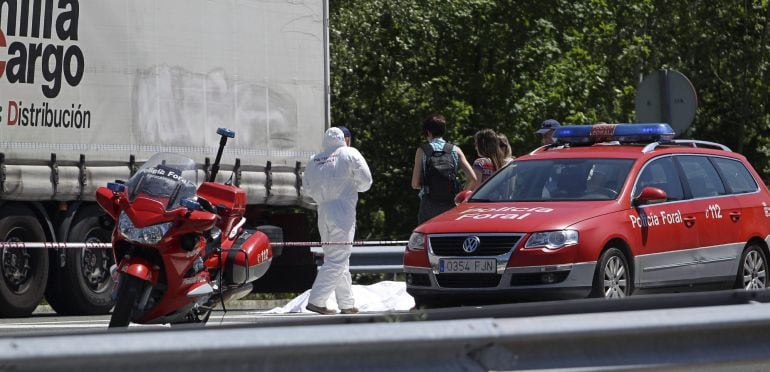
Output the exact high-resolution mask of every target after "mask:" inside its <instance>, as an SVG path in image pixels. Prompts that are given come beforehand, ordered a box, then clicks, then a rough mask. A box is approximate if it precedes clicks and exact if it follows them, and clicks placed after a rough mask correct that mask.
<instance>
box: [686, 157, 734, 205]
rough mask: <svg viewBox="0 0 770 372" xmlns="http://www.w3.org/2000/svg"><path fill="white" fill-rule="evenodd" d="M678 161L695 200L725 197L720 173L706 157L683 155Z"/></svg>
mask: <svg viewBox="0 0 770 372" xmlns="http://www.w3.org/2000/svg"><path fill="white" fill-rule="evenodd" d="M677 161H678V162H679V164H680V165H681V166H682V169H683V170H684V175H685V178H686V179H687V184H688V185H689V186H690V191H691V192H692V196H693V198H703V197H709V196H717V195H725V194H726V192H725V187H724V185H723V184H722V179H720V178H719V173H717V170H716V169H714V166H713V165H711V162H710V161H709V160H708V159H707V158H706V157H705V156H697V155H682V156H677Z"/></svg>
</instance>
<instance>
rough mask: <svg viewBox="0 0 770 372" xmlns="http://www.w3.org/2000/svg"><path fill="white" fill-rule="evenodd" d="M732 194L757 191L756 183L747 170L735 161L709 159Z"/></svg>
mask: <svg viewBox="0 0 770 372" xmlns="http://www.w3.org/2000/svg"><path fill="white" fill-rule="evenodd" d="M711 160H713V161H714V165H716V167H717V168H718V169H719V172H721V173H722V176H723V178H724V180H725V182H726V183H727V186H728V187H729V188H730V191H732V193H733V194H742V193H746V192H754V191H757V182H756V181H755V180H754V177H752V176H751V173H750V172H749V170H748V169H746V167H745V166H744V165H743V163H741V162H740V161H737V160H732V159H726V158H717V157H714V158H711Z"/></svg>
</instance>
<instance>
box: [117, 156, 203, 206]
mask: <svg viewBox="0 0 770 372" xmlns="http://www.w3.org/2000/svg"><path fill="white" fill-rule="evenodd" d="M197 181H198V172H197V169H196V166H195V162H194V161H193V160H192V159H189V158H186V157H184V156H181V155H176V154H170V153H160V154H156V155H154V156H153V157H151V158H150V159H149V160H147V161H146V162H145V163H144V164H143V165H142V167H141V168H139V170H138V171H137V172H136V174H134V175H133V176H132V177H131V178H130V179H129V180H128V182H127V184H126V186H128V195H129V200H130V201H131V202H133V201H134V199H135V198H136V197H137V196H143V197H146V198H150V199H153V200H157V201H160V202H161V203H163V204H164V205H165V206H166V209H167V210H171V209H174V208H177V207H179V203H180V201H181V200H182V199H185V198H194V197H195V195H196V190H197V186H196V185H197Z"/></svg>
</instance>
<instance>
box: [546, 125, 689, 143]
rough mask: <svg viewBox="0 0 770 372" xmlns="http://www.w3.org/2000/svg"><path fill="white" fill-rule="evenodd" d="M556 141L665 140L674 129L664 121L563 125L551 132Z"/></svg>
mask: <svg viewBox="0 0 770 372" xmlns="http://www.w3.org/2000/svg"><path fill="white" fill-rule="evenodd" d="M553 138H554V140H556V142H557V143H571V144H592V143H599V142H610V141H618V142H621V143H629V142H636V143H650V142H665V141H671V140H673V139H674V130H673V129H671V126H669V125H668V124H666V123H645V124H596V125H565V126H561V127H559V128H556V130H555V131H554V133H553Z"/></svg>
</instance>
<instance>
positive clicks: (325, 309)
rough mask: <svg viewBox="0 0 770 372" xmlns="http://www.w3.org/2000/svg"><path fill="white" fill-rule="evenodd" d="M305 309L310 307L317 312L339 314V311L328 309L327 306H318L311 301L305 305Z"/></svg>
mask: <svg viewBox="0 0 770 372" xmlns="http://www.w3.org/2000/svg"><path fill="white" fill-rule="evenodd" d="M305 309H308V310H310V311H312V312H315V313H319V314H321V315H334V314H337V312H336V311H334V310H331V309H327V308H326V307H322V306H316V305H313V304H311V303H310V302H308V303H307V306H305Z"/></svg>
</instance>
